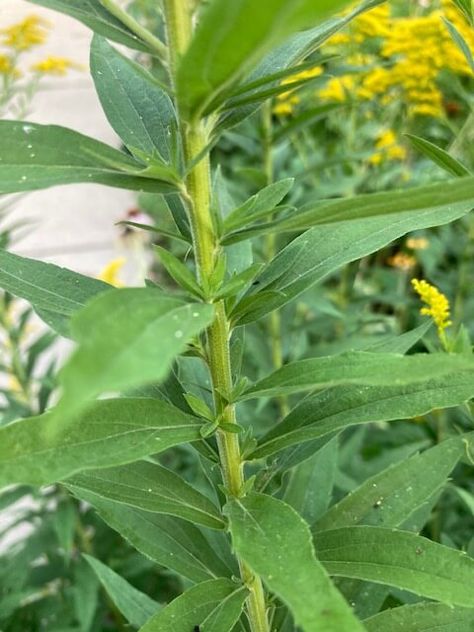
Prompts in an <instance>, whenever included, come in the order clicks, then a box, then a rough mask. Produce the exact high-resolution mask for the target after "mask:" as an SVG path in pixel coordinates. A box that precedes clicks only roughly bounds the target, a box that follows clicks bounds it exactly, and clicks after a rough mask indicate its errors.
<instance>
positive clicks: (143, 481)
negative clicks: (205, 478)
mask: <svg viewBox="0 0 474 632" xmlns="http://www.w3.org/2000/svg"><path fill="white" fill-rule="evenodd" d="M66 483H67V485H68V486H69V487H73V488H80V489H85V490H88V491H91V492H94V494H97V495H99V496H102V497H104V498H108V499H109V500H114V501H116V502H119V503H123V504H125V505H130V506H132V507H136V508H138V509H145V510H146V511H151V512H152V513H164V514H170V515H174V516H177V517H178V518H184V519H186V520H189V521H190V522H193V523H198V524H201V525H203V526H205V527H210V528H211V529H223V528H224V521H223V519H222V516H221V515H220V514H219V511H218V509H217V507H216V506H215V505H214V504H213V503H212V502H211V501H210V500H209V499H208V498H207V497H206V496H204V495H203V494H201V493H200V492H198V491H197V490H195V489H194V488H193V487H191V485H189V484H188V483H186V482H185V481H184V480H183V478H182V477H181V476H178V475H177V474H175V473H174V472H172V471H171V470H168V469H167V468H165V467H163V466H161V465H158V464H157V463H149V462H145V461H139V462H137V463H131V464H130V465H124V466H121V467H112V468H106V469H100V470H94V471H89V472H82V473H81V474H78V475H76V476H73V477H72V478H70V479H68V480H67V481H66Z"/></svg>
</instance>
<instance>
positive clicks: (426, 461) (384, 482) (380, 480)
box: [315, 437, 465, 531]
mask: <svg viewBox="0 0 474 632" xmlns="http://www.w3.org/2000/svg"><path fill="white" fill-rule="evenodd" d="M464 449H465V448H464V444H463V441H462V438H461V437H455V438H453V439H449V440H447V441H443V443H441V444H439V445H437V446H434V447H433V448H431V449H429V450H426V451H425V452H423V453H422V454H417V455H415V456H412V457H410V458H409V459H405V460H403V461H401V462H400V463H397V464H395V465H392V466H391V467H389V468H387V469H386V470H383V471H382V472H380V473H379V474H376V475H375V476H373V477H371V478H369V479H368V480H366V481H365V482H364V483H362V485H360V486H359V487H358V488H357V489H356V490H355V491H353V492H351V493H350V494H348V495H347V496H345V497H344V498H343V499H342V500H341V501H339V502H338V503H337V504H336V505H334V506H333V507H331V509H329V511H328V512H327V513H326V514H325V515H324V516H323V517H322V518H321V519H320V520H319V521H318V522H317V523H316V525H315V530H317V531H323V530H325V529H336V528H338V527H348V526H353V525H356V524H367V525H375V526H385V527H400V526H402V525H403V524H404V523H405V522H406V521H407V520H408V519H409V518H410V516H411V515H412V514H414V513H415V512H416V511H417V510H418V509H419V508H420V507H422V506H423V505H424V504H426V503H427V502H428V501H429V499H430V498H431V497H432V496H433V494H435V493H436V492H437V491H438V490H439V489H440V488H441V487H443V486H444V485H445V484H446V482H447V479H448V476H449V474H450V472H451V470H452V469H453V468H454V466H455V465H456V463H457V462H458V460H459V458H460V457H461V455H462V453H463V450H464ZM422 526H423V525H419V526H418V529H417V530H418V531H419V530H420V529H421V527H422Z"/></svg>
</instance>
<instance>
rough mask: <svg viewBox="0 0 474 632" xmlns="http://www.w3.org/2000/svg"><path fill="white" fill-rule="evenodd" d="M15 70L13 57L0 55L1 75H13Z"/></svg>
mask: <svg viewBox="0 0 474 632" xmlns="http://www.w3.org/2000/svg"><path fill="white" fill-rule="evenodd" d="M14 70H15V67H14V65H13V62H12V59H11V57H9V56H8V55H0V74H1V75H11V74H12V73H13V72H14Z"/></svg>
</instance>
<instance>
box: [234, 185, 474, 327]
mask: <svg viewBox="0 0 474 632" xmlns="http://www.w3.org/2000/svg"><path fill="white" fill-rule="evenodd" d="M402 200H403V205H402V206H400V207H399V206H398V205H399V204H402ZM321 204H322V206H320V207H316V209H315V210H314V212H313V211H311V213H310V214H311V216H312V221H316V215H317V217H318V221H319V220H320V222H321V224H324V223H327V222H332V221H339V222H340V223H338V225H337V226H332V225H330V224H328V225H326V226H324V225H320V226H316V227H314V228H311V229H310V230H308V231H306V232H305V233H303V234H302V235H300V236H299V237H297V238H296V239H294V240H293V241H292V242H291V243H290V244H289V245H288V246H286V248H284V249H283V250H282V251H281V252H280V253H279V254H278V255H277V256H276V257H275V259H273V261H271V262H270V263H269V264H268V265H267V266H266V268H264V270H263V272H262V273H261V274H260V275H259V276H258V277H257V281H258V286H256V287H258V291H259V292H260V291H261V290H263V291H276V292H281V294H278V295H276V296H274V297H273V299H269V300H267V301H265V302H264V303H262V305H261V306H260V308H259V309H258V310H253V311H252V312H251V314H250V315H246V316H244V317H242V318H241V319H240V321H239V324H241V325H243V324H247V323H249V322H252V321H254V320H257V319H258V318H261V317H262V316H264V315H265V314H267V313H269V312H271V311H272V310H274V309H277V308H278V307H281V306H282V305H285V304H286V303H288V302H289V301H291V300H292V299H293V298H295V297H296V296H298V294H300V293H301V292H303V291H305V290H306V289H308V288H309V287H311V286H312V285H314V284H315V283H317V282H319V281H321V280H323V279H324V278H325V277H326V276H328V275H329V274H331V273H332V272H334V271H335V270H337V269H338V268H339V267H341V266H342V265H344V264H346V263H349V262H350V261H355V260H356V259H360V258H361V257H365V256H366V255H368V254H370V253H372V252H375V251H377V250H378V249H380V248H382V247H383V246H386V245H387V244H389V243H390V242H391V241H393V240H394V239H397V238H398V237H401V236H402V235H404V234H406V233H407V232H410V231H413V230H418V229H422V228H429V227H432V226H440V225H442V224H446V223H448V222H451V221H453V220H455V219H458V218H459V217H462V216H463V215H465V214H466V213H467V212H468V211H469V210H471V208H472V207H473V206H474V177H469V178H459V179H456V180H454V181H453V182H443V183H441V184H435V185H430V186H429V187H420V188H413V189H407V190H406V191H401V192H395V191H390V192H388V193H374V194H370V195H363V196H358V197H355V198H348V199H346V200H340V201H335V202H332V203H321ZM338 209H339V211H338ZM387 209H388V210H390V214H389V216H387V215H379V216H378V217H377V216H373V217H371V216H370V214H371V213H372V214H374V213H375V214H377V213H379V214H380V213H381V212H382V213H383V212H385V211H386V210H387ZM410 209H411V210H410ZM392 210H393V212H392ZM316 211H317V212H316ZM359 215H360V216H361V218H360V219H352V220H350V221H347V220H348V217H354V218H357V217H358V216H359ZM343 218H344V221H342V219H343ZM262 230H265V231H266V232H268V228H267V229H262ZM248 296H250V294H249V295H247V296H245V297H244V298H243V299H242V300H245V299H246V298H248ZM237 309H238V306H237Z"/></svg>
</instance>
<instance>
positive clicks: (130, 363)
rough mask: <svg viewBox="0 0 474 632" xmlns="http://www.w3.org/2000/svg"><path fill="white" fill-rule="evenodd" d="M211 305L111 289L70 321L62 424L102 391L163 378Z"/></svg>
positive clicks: (150, 291) (207, 318)
mask: <svg viewBox="0 0 474 632" xmlns="http://www.w3.org/2000/svg"><path fill="white" fill-rule="evenodd" d="M212 318H213V308H212V306H210V305H204V304H186V303H183V302H182V301H180V300H177V299H175V298H170V297H169V296H167V295H165V294H163V293H162V292H161V291H160V290H158V289H154V288H133V289H119V290H111V291H110V292H107V293H105V294H102V295H99V296H98V297H96V298H94V299H93V300H92V301H90V302H89V303H88V304H87V306H86V307H85V308H84V309H82V310H81V311H80V312H79V313H78V314H76V315H75V316H74V317H73V319H72V321H71V330H72V332H73V335H74V338H75V339H76V340H77V341H78V343H79V347H78V349H77V350H76V351H75V352H74V353H73V355H72V356H71V358H70V360H69V361H68V363H67V364H66V365H65V366H64V367H63V369H62V370H61V372H60V374H59V380H60V383H61V385H62V386H63V390H64V392H63V397H62V399H61V400H60V402H59V404H58V406H57V408H56V410H55V417H56V418H57V419H58V423H59V420H61V421H62V422H64V419H65V418H67V417H71V415H74V414H76V413H77V412H79V411H80V410H81V409H82V408H83V406H84V405H85V404H86V403H87V401H89V400H91V399H93V398H94V397H96V396H97V395H100V394H101V393H104V392H106V391H120V390H124V389H130V388H134V387H137V386H141V385H143V384H148V383H151V382H159V381H162V380H164V379H165V377H166V376H167V374H168V373H169V371H170V369H171V365H172V363H173V360H174V359H175V358H176V357H177V356H178V355H179V354H180V353H181V352H182V351H184V349H185V348H186V345H187V344H188V343H189V342H190V341H191V340H192V339H193V337H194V336H196V335H197V334H199V333H200V332H201V331H202V330H203V329H204V328H205V327H206V326H207V325H209V324H210V323H211V322H212Z"/></svg>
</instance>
